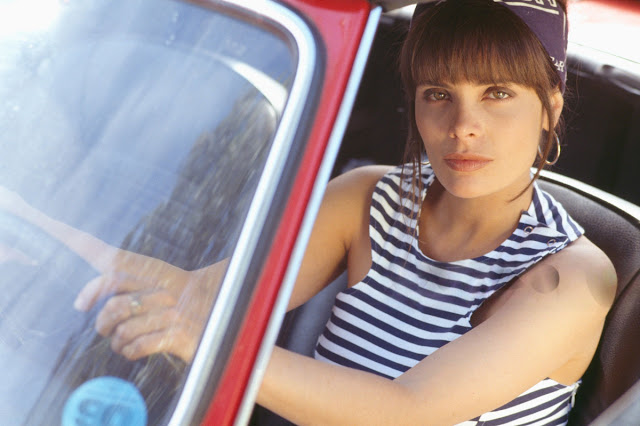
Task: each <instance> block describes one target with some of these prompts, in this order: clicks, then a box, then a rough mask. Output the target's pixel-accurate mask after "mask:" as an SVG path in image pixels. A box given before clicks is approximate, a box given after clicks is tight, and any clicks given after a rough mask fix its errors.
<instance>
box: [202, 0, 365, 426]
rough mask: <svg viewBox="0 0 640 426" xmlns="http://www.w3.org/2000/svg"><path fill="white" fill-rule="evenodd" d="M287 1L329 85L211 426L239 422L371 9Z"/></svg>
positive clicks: (345, 0)
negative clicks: (310, 30)
mask: <svg viewBox="0 0 640 426" xmlns="http://www.w3.org/2000/svg"><path fill="white" fill-rule="evenodd" d="M284 3H286V4H289V5H290V6H291V7H292V8H293V9H296V10H298V11H300V12H301V13H302V14H304V15H306V17H307V18H308V20H309V21H311V22H313V23H314V24H315V26H316V28H317V30H318V32H319V33H320V34H321V36H322V38H323V40H324V44H325V46H324V47H325V54H326V70H325V75H324V86H323V88H322V95H321V100H320V106H319V109H318V112H317V115H316V119H315V123H314V125H313V127H312V130H311V134H310V137H309V140H308V144H307V148H306V150H305V153H304V156H303V160H302V164H301V167H300V169H299V172H298V175H297V176H296V179H295V183H294V187H293V189H292V191H291V194H293V195H292V197H291V198H290V199H289V201H288V202H287V206H286V208H285V211H284V215H283V218H282V220H281V225H280V227H279V229H278V232H277V234H276V237H275V240H274V244H273V247H272V248H271V253H270V255H269V257H268V259H267V262H266V265H265V268H264V270H263V272H262V275H261V277H260V279H259V282H258V285H257V287H256V291H255V294H254V295H253V299H252V302H251V305H250V309H249V314H248V316H247V318H246V319H245V322H244V324H243V326H242V329H241V332H240V334H239V336H238V340H237V342H236V344H235V346H234V348H233V352H232V355H231V357H230V361H229V364H228V365H227V368H226V372H225V375H224V377H223V379H222V381H221V383H220V385H219V387H218V390H217V391H216V393H215V395H214V398H213V400H212V402H211V404H210V406H209V410H208V412H207V414H206V417H205V420H204V424H206V425H212V426H213V425H216V426H219V425H231V424H232V423H233V422H234V420H235V417H236V413H237V410H238V408H239V405H240V403H241V401H242V396H243V395H244V390H245V388H246V386H247V383H248V380H249V377H250V375H251V372H252V370H253V364H254V362H255V359H256V355H257V353H258V350H259V348H260V344H261V341H262V339H263V336H264V332H265V330H266V326H267V322H268V320H269V317H270V315H271V311H272V309H273V306H274V303H275V300H276V297H277V294H278V290H279V288H280V283H281V281H282V279H283V277H284V274H285V271H286V268H287V265H288V261H289V257H290V255H291V252H292V249H293V246H294V244H295V241H296V237H297V235H298V231H299V229H300V225H301V222H302V219H303V216H304V212H305V210H306V206H307V202H308V200H309V197H310V194H311V190H312V189H313V184H314V182H315V179H316V175H317V173H318V169H319V167H320V163H321V161H322V157H323V155H324V152H325V149H326V146H327V141H328V139H329V136H330V134H331V130H332V129H333V125H334V121H335V118H336V114H337V112H338V109H339V107H340V104H341V102H342V96H343V93H344V90H345V87H346V84H347V81H348V79H349V76H350V74H351V65H352V64H353V60H354V58H355V55H356V52H357V49H358V46H359V44H360V38H361V36H362V32H363V30H364V27H365V24H366V22H367V19H368V16H369V12H370V9H371V6H370V5H369V3H368V2H367V1H365V0H285V1H284Z"/></svg>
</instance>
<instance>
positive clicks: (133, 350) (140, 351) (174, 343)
mask: <svg viewBox="0 0 640 426" xmlns="http://www.w3.org/2000/svg"><path fill="white" fill-rule="evenodd" d="M198 340H199V336H190V335H189V332H188V330H185V329H184V328H183V327H179V326H177V327H175V326H174V327H171V328H169V329H165V330H160V331H157V332H153V333H148V334H144V335H142V336H139V337H138V338H136V339H135V340H133V341H132V342H131V343H129V344H128V345H126V346H125V347H124V348H122V350H121V351H120V353H121V354H122V355H123V356H125V357H126V358H127V359H130V360H132V361H135V360H137V359H140V358H143V357H145V356H149V355H152V354H154V353H160V352H168V353H170V354H173V355H175V356H177V357H179V358H181V359H182V360H183V361H184V362H186V363H190V362H191V361H192V360H193V355H194V354H195V351H196V347H197V342H198Z"/></svg>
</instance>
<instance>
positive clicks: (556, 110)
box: [551, 87, 564, 129]
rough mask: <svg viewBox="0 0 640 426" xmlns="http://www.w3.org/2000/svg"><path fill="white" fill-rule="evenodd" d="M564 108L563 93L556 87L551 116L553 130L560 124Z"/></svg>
mask: <svg viewBox="0 0 640 426" xmlns="http://www.w3.org/2000/svg"><path fill="white" fill-rule="evenodd" d="M563 107H564V97H563V96H562V92H561V91H560V88H558V87H556V88H555V89H554V91H553V94H552V95H551V116H552V117H553V126H551V128H552V129H553V128H555V127H556V124H558V120H559V119H560V114H562V108H563Z"/></svg>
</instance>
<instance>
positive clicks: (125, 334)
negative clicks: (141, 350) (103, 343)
mask: <svg viewBox="0 0 640 426" xmlns="http://www.w3.org/2000/svg"><path fill="white" fill-rule="evenodd" d="M130 338H131V331H130V330H129V327H127V326H126V324H118V325H117V326H116V328H115V330H114V331H113V339H116V340H118V341H127V340H129V339H130Z"/></svg>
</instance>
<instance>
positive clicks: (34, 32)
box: [0, 0, 295, 424]
mask: <svg viewBox="0 0 640 426" xmlns="http://www.w3.org/2000/svg"><path fill="white" fill-rule="evenodd" d="M0 24H1V25H0V128H1V129H2V133H1V134H0V148H1V149H2V155H1V156H0V200H4V201H0V285H1V286H2V291H1V292H0V358H1V359H2V360H3V365H2V367H0V369H1V371H2V377H3V380H2V383H1V384H0V413H2V417H3V423H4V422H6V423H7V424H22V423H24V422H26V423H30V424H44V423H47V422H49V420H50V419H52V418H56V416H58V418H59V416H62V415H63V410H64V409H65V408H64V407H65V403H67V402H68V401H71V400H72V399H73V398H74V397H73V395H74V391H75V390H76V389H78V388H79V387H80V386H81V385H82V384H84V383H87V382H88V381H90V380H91V379H93V378H96V377H115V378H119V379H122V380H124V381H126V382H128V383H131V384H133V385H134V386H135V388H137V390H138V392H139V393H140V395H141V396H142V398H144V401H145V406H146V408H145V409H146V410H147V412H146V416H147V418H148V420H149V424H157V423H158V422H161V419H163V418H165V417H166V415H167V412H168V411H169V409H170V408H171V406H172V404H174V403H175V399H176V395H177V394H178V393H179V389H180V386H181V384H182V382H183V380H184V377H185V374H186V371H187V369H188V368H187V366H186V365H185V364H184V363H183V362H181V361H180V360H178V359H176V358H175V357H171V356H168V355H163V354H160V355H157V356H153V357H150V358H148V359H144V360H142V361H139V362H129V361H126V360H124V359H122V357H119V356H116V355H114V354H113V353H112V352H111V351H110V349H109V341H108V339H105V338H102V337H101V336H99V335H97V334H96V333H95V332H94V330H93V326H94V323H95V317H96V314H97V312H98V311H99V309H100V306H98V307H96V308H94V309H93V310H92V311H90V312H88V313H84V312H79V311H76V310H74V309H73V307H72V306H73V302H74V299H75V297H76V295H77V294H78V292H79V291H80V290H81V289H82V288H83V287H84V285H85V284H87V283H88V282H89V281H91V280H92V279H94V278H96V277H98V276H100V275H101V274H102V273H103V272H104V271H98V270H96V268H95V267H94V266H92V265H90V264H89V263H88V262H87V261H86V259H84V258H83V256H81V255H79V254H78V253H77V252H74V250H72V249H70V248H69V246H68V244H65V243H64V242H62V241H61V240H60V239H59V238H56V236H55V235H52V234H51V232H48V231H47V230H46V229H42V227H40V226H37V225H34V224H33V223H30V221H29V220H24V219H23V218H21V217H20V215H19V214H15V212H12V211H11V210H12V206H15V205H16V204H15V200H16V199H18V200H19V201H20V202H24V203H26V204H28V205H30V206H31V207H33V208H34V209H35V210H37V211H38V212H40V213H41V214H42V215H43V216H44V217H47V218H51V219H52V220H54V221H56V223H61V224H64V225H66V226H69V227H70V228H72V229H73V230H74V232H76V231H79V232H80V233H86V234H87V235H90V236H92V237H95V238H97V239H99V240H100V241H103V242H105V243H106V244H108V245H110V246H113V247H117V248H120V249H125V250H128V251H131V252H133V253H137V254H141V255H145V256H148V257H150V258H153V259H160V260H162V261H165V262H168V263H169V264H171V265H174V266H176V267H179V268H181V269H184V270H187V271H190V270H196V269H198V268H202V267H205V266H208V265H211V264H212V263H215V262H217V261H220V260H222V259H224V258H226V257H228V256H230V255H231V254H232V252H233V249H234V246H235V243H236V241H237V237H238V235H239V233H240V229H241V228H242V226H243V222H244V218H245V215H246V211H247V209H248V206H249V203H250V202H251V200H252V197H253V195H254V193H255V189H256V185H257V183H258V180H259V178H260V175H261V173H262V170H263V168H264V165H265V161H266V159H267V154H268V153H269V149H270V147H271V143H272V140H273V137H274V134H275V131H276V129H277V125H278V121H279V118H280V115H281V113H282V110H283V108H284V106H285V103H286V100H287V94H288V90H289V89H290V85H291V82H292V80H293V74H294V64H295V57H294V54H293V53H292V51H291V49H290V48H289V46H288V45H287V43H286V42H285V41H284V40H283V39H282V38H281V37H279V36H278V35H276V34H274V33H273V31H272V30H270V29H268V28H266V27H260V26H258V25H256V24H255V22H249V21H247V20H243V19H241V16H240V15H239V14H237V13H236V14H234V15H232V16H230V15H227V14H225V13H223V10H222V9H221V10H219V11H213V10H209V9H204V8H201V7H198V6H195V5H192V4H188V3H182V2H177V1H170V0H108V1H107V0H91V1H65V2H63V1H60V2H58V1H55V2H51V1H45V0H36V1H26V0H14V1H5V2H2V3H1V4H0ZM12 197H13V198H12ZM16 197H17V198H16ZM12 203H13V204H12ZM74 235H82V234H74ZM113 383H115V382H104V383H102V384H100V385H97V388H96V389H93V390H92V389H89V391H87V392H89V394H88V395H89V396H91V395H92V392H93V393H94V394H95V393H96V392H97V394H100V393H101V392H102V393H107V394H108V393H109V392H110V391H109V389H111V388H110V387H109V386H111V385H113ZM75 398H76V399H77V398H80V400H79V401H76V406H75V407H76V409H77V411H75V412H74V413H75V414H74V415H76V416H79V417H77V418H78V419H81V420H82V421H85V422H89V423H90V422H91V421H95V419H96V418H97V417H99V416H107V415H111V414H113V415H114V416H116V417H117V416H124V417H122V418H125V417H126V416H128V415H131V416H133V415H134V414H131V413H135V410H134V411H129V412H128V411H127V408H126V404H125V407H124V408H122V406H115V405H113V404H111V403H110V402H109V401H108V398H107V399H106V400H104V399H103V400H100V398H97V399H96V398H93V399H92V397H91V398H90V397H87V396H86V395H85V396H81V397H78V396H77V395H76V397H75ZM83 398H84V399H83ZM96 401H97V402H96ZM67 405H68V404H67ZM78 407H79V408H78ZM114 407H115V408H114ZM78 410H79V411H78ZM114 410H115V411H114ZM105 413H106V414H105ZM110 413H111V414H110ZM114 413H115V414H114ZM127 413H128V414H127ZM116 417H114V418H116ZM79 421H80V420H79ZM91 424H93V423H91Z"/></svg>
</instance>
